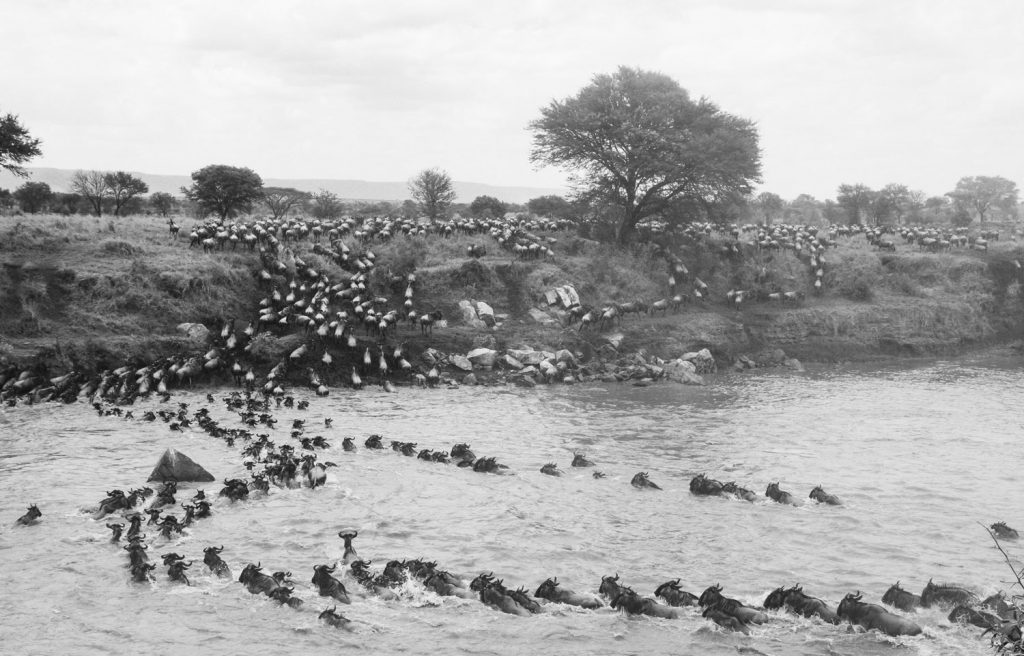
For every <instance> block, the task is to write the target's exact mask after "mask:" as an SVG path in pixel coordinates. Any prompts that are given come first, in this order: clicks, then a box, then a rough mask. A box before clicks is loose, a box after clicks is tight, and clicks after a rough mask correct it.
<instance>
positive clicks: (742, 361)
mask: <svg viewBox="0 0 1024 656" xmlns="http://www.w3.org/2000/svg"><path fill="white" fill-rule="evenodd" d="M739 365H740V368H743V369H754V368H755V367H757V363H756V362H754V361H753V360H751V359H750V357H749V356H746V355H741V356H740V357H739Z"/></svg>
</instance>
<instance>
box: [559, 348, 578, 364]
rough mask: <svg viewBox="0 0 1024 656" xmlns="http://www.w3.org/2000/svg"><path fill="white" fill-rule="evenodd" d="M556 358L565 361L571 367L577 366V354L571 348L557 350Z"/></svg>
mask: <svg viewBox="0 0 1024 656" xmlns="http://www.w3.org/2000/svg"><path fill="white" fill-rule="evenodd" d="M555 360H557V361H558V362H564V363H565V364H567V365H569V366H570V367H575V366H576V356H575V355H574V354H573V352H572V351H570V350H569V349H561V350H559V351H556V352H555Z"/></svg>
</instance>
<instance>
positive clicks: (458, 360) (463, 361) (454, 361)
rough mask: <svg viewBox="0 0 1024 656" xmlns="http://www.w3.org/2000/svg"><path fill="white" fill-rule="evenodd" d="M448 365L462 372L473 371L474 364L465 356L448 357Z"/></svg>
mask: <svg viewBox="0 0 1024 656" xmlns="http://www.w3.org/2000/svg"><path fill="white" fill-rule="evenodd" d="M448 364H450V365H451V366H453V367H455V368H456V369H461V370H462V371H473V363H472V362H470V361H469V358H467V357H466V356H464V355H451V356H448Z"/></svg>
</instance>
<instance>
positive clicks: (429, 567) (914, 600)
mask: <svg viewBox="0 0 1024 656" xmlns="http://www.w3.org/2000/svg"><path fill="white" fill-rule="evenodd" d="M207 400H208V401H211V402H212V401H215V399H214V398H213V397H212V395H207ZM224 401H225V403H226V406H227V408H228V409H229V410H232V411H235V412H237V414H238V415H239V418H240V420H241V422H242V423H243V424H244V425H245V426H246V427H247V428H227V427H224V426H222V425H221V424H220V423H218V422H217V421H216V420H215V419H214V418H213V417H212V416H211V415H210V412H209V409H208V408H205V407H204V408H200V409H199V410H197V411H196V412H194V413H193V414H192V415H191V416H190V415H189V413H188V404H186V403H180V404H179V405H178V408H177V410H174V411H172V410H158V411H148V412H146V413H145V414H144V415H143V416H142V417H141V418H140V419H142V420H149V421H156V420H157V419H161V420H162V421H164V422H165V423H167V424H168V425H169V427H171V428H172V429H174V430H184V429H185V428H189V427H191V426H193V425H195V426H197V427H198V428H200V429H201V430H202V431H204V432H205V433H207V434H209V435H211V436H213V437H217V438H220V439H222V440H223V441H224V442H225V443H226V444H227V445H229V446H233V445H234V444H235V442H236V441H237V440H242V441H244V442H245V444H246V445H245V447H244V448H243V449H242V455H243V465H244V466H245V467H246V469H248V470H249V471H250V472H251V474H250V477H249V479H248V480H245V479H241V478H234V479H226V480H225V481H224V486H223V487H222V488H221V490H220V491H219V496H222V497H226V498H227V499H229V500H230V501H231V502H236V501H240V500H243V499H246V498H248V497H249V496H250V495H252V494H268V493H269V491H270V488H271V486H274V487H278V488H283V489H288V488H297V487H302V486H307V487H311V488H317V487H320V486H322V485H324V484H325V482H326V469H327V468H328V467H331V466H333V465H334V463H331V462H322V463H321V462H318V459H317V456H316V453H315V451H316V449H326V448H329V447H330V444H329V443H328V442H327V441H326V440H325V439H324V438H323V437H322V436H320V435H317V436H306V435H305V434H304V433H305V429H306V428H307V425H306V421H305V420H302V419H295V420H293V421H292V424H291V432H290V436H291V437H292V438H294V439H296V440H298V442H299V445H300V449H301V451H302V452H303V453H302V455H299V454H298V453H297V452H296V449H295V447H294V446H292V445H290V444H284V445H277V444H275V443H274V442H273V441H272V440H270V436H269V435H268V434H265V433H263V434H255V433H254V432H253V431H251V430H249V429H250V428H252V427H255V426H259V425H263V426H267V427H269V428H273V427H274V426H275V425H276V424H277V423H278V421H277V420H276V418H275V417H274V416H273V414H272V412H271V401H270V397H269V396H267V395H264V396H263V397H262V398H259V397H256V396H254V395H253V394H252V393H250V392H248V391H247V392H246V393H245V395H244V396H243V395H242V394H240V393H238V392H233V393H231V394H230V395H229V396H227V397H225V398H224ZM276 404H277V407H278V408H280V407H282V406H283V407H286V408H293V407H295V408H298V409H306V408H308V402H307V401H302V400H300V401H298V402H296V401H295V399H294V398H292V397H285V398H283V399H282V398H281V397H277V398H276ZM94 407H95V409H96V411H97V413H98V414H99V415H101V416H120V417H124V418H130V419H134V415H133V414H132V411H130V410H129V411H124V410H122V409H121V408H119V407H116V406H114V407H108V406H105V405H104V404H102V403H99V402H96V403H94ZM324 425H325V427H328V428H329V427H331V426H332V420H331V419H330V418H327V419H325V420H324ZM364 447H365V448H368V449H373V450H377V449H381V450H382V449H384V440H383V437H382V436H380V435H371V436H370V437H369V438H367V440H366V441H365V442H364ZM391 448H392V449H393V450H394V451H396V452H399V453H402V454H404V455H407V456H415V457H417V458H418V459H421V460H426V461H430V462H440V463H450V462H454V463H456V464H457V465H458V466H461V467H464V468H470V469H472V470H474V471H477V472H484V473H501V472H503V471H508V467H507V466H505V465H502V464H500V463H498V462H497V460H496V458H494V457H484V458H477V457H476V456H475V454H474V453H473V452H472V449H471V448H470V447H469V445H467V444H457V445H455V446H454V447H453V448H452V449H451V452H450V453H448V452H444V451H433V450H430V449H418V445H417V444H415V443H410V442H401V441H397V440H396V441H392V442H391ZM343 449H344V450H345V451H354V450H356V446H355V444H354V441H353V440H352V438H351V437H346V438H345V439H344V441H343ZM551 464H553V463H549V465H551ZM573 464H574V466H592V465H593V464H594V463H593V462H591V461H589V460H588V459H587V458H586V457H585V456H584V455H583V454H576V456H575V458H574V462H573ZM257 465H259V466H261V467H262V469H261V470H259V471H255V470H256V467H257ZM545 467H548V465H545ZM548 473H550V472H548ZM598 473H599V472H595V474H598ZM631 483H632V484H633V485H634V486H636V487H640V488H654V489H660V488H659V487H658V486H657V485H656V484H655V483H653V482H652V481H650V479H649V477H648V475H647V473H646V472H639V473H637V474H636V475H635V476H634V477H633V479H632V481H631ZM690 491H691V492H692V493H693V494H695V495H701V496H710V495H720V496H729V495H732V496H735V497H737V498H741V499H746V500H750V501H752V500H754V499H755V498H757V495H755V494H754V493H753V492H751V491H749V490H746V489H744V488H742V487H740V486H737V485H736V484H735V483H721V482H719V481H716V480H714V479H711V478H708V477H707V476H705V475H704V474H700V475H698V476H696V477H694V478H693V479H692V481H691V482H690ZM177 492H178V490H177V485H176V483H174V482H173V481H165V482H164V483H163V485H162V486H160V489H159V491H157V492H156V493H154V491H153V490H152V489H151V488H148V487H142V488H139V489H131V490H129V491H128V493H125V492H124V491H122V490H119V489H116V490H112V491H109V492H108V493H107V496H106V497H105V498H104V499H103V500H101V501H100V503H99V506H98V508H97V509H96V511H95V512H94V514H93V517H94V518H95V519H97V520H99V519H104V518H106V517H107V516H108V515H111V514H114V513H118V512H120V513H122V517H123V518H124V520H125V521H126V522H127V531H125V528H126V524H125V523H122V522H107V524H106V525H107V527H108V528H109V529H110V530H111V542H113V543H120V542H121V541H122V536H124V538H125V539H124V541H125V542H126V544H125V545H124V549H125V551H126V552H127V553H128V572H129V577H130V579H131V580H133V581H135V582H138V583H146V582H149V581H151V580H154V577H153V570H155V569H156V567H157V565H156V564H155V563H152V562H150V560H149V557H148V555H147V551H148V549H149V548H150V546H151V543H147V541H146V535H145V534H144V533H142V530H143V521H144V519H145V516H144V515H143V514H142V513H141V512H138V511H137V510H136V507H139V506H144V505H145V503H146V501H147V500H148V499H149V498H150V497H153V500H152V501H151V502H150V503H149V504H148V506H145V507H144V510H145V513H146V515H148V522H147V524H146V525H147V526H153V527H155V529H154V530H156V531H157V532H158V533H159V535H160V536H162V537H163V538H164V539H166V540H171V539H173V536H174V535H176V534H180V533H182V532H183V531H185V530H186V529H187V528H188V527H189V526H191V525H192V524H193V523H195V522H196V521H198V520H200V519H204V518H208V517H210V516H211V514H212V510H211V505H210V502H209V501H208V500H207V497H206V493H205V492H204V491H203V490H198V491H197V492H196V493H195V495H194V496H193V497H192V498H191V499H190V501H189V502H188V503H182V504H180V505H181V507H182V508H183V509H184V511H185V515H184V518H183V519H181V520H179V519H178V518H177V517H176V516H174V515H171V514H169V513H167V514H165V513H166V511H167V510H168V509H169V508H173V507H174V505H175V504H176V503H177V500H176V498H175V495H176V494H177ZM766 496H768V497H770V498H772V499H773V500H775V501H778V502H781V503H794V502H795V499H794V498H793V497H792V495H789V494H788V493H786V492H783V491H781V490H779V489H778V484H777V483H773V484H771V485H769V488H768V491H767V492H766ZM811 498H814V499H816V500H818V501H820V502H822V503H826V504H831V505H835V504H838V503H839V500H838V499H837V498H836V497H834V496H833V495H829V494H827V493H825V492H824V490H822V489H821V488H820V486H819V487H818V488H815V490H814V491H813V492H812V494H811ZM41 514H42V513H41V511H40V510H39V509H38V507H36V506H35V505H33V506H31V507H30V509H29V512H28V513H26V515H25V516H23V517H21V518H19V519H18V521H17V523H18V524H25V525H29V524H32V523H34V522H36V521H38V519H39V517H41ZM992 529H993V532H994V533H995V534H996V535H997V536H999V537H1002V538H1015V537H1016V531H1014V530H1013V529H1011V528H1009V527H1008V526H1006V525H1005V524H1004V523H999V524H995V525H993V526H992ZM357 535H358V532H357V531H356V530H351V529H349V530H342V531H340V532H339V533H338V536H339V537H340V538H342V540H343V541H344V555H343V556H342V558H341V562H340V563H322V564H318V565H315V566H314V567H313V575H312V578H311V583H312V584H313V586H314V589H315V590H316V592H317V594H318V595H319V596H323V597H327V598H329V599H331V600H333V601H334V602H336V603H335V604H334V605H333V606H332V607H331V608H324V609H323V610H322V612H320V614H319V619H320V620H322V621H323V622H325V623H326V624H328V625H330V626H334V627H339V628H351V626H350V624H351V621H350V620H349V619H348V618H346V617H345V616H344V615H343V614H341V613H339V612H338V610H337V603H342V604H349V603H351V601H352V595H350V593H349V590H348V588H347V587H346V585H345V581H348V582H349V583H350V584H351V583H353V582H354V583H355V584H356V585H357V586H358V588H359V589H361V590H362V591H363V594H365V595H373V596H376V597H378V598H381V599H385V600H398V599H400V598H401V595H402V591H403V590H407V589H408V588H407V586H408V585H409V584H410V583H417V584H418V585H420V586H421V587H422V588H423V589H424V590H429V591H431V592H433V593H435V594H437V595H439V596H450V597H459V598H463V599H479V600H480V601H481V602H482V603H484V604H486V605H487V606H489V607H492V608H494V609H497V610H499V611H502V612H505V613H509V614H514V615H523V616H526V615H534V614H536V613H540V612H543V604H546V603H551V602H554V603H563V604H569V605H573V606H578V607H581V608H584V609H592V610H596V609H600V608H602V607H604V606H605V605H608V606H609V607H611V608H612V609H615V610H619V611H622V612H624V613H626V614H628V615H646V616H651V617H658V618H669V619H672V618H679V617H683V616H685V615H687V614H692V611H688V610H686V609H687V608H690V609H695V610H698V611H699V612H700V614H701V616H702V617H704V618H707V619H708V620H710V621H712V622H714V623H715V624H717V625H718V626H721V627H723V628H724V629H727V630H731V631H739V632H742V633H749V631H750V629H751V627H753V626H756V625H761V624H764V623H766V622H768V621H770V616H769V615H768V614H766V613H765V612H764V611H765V610H776V609H781V610H784V611H787V612H789V613H792V614H795V615H798V616H801V617H805V618H814V617H817V618H819V619H820V620H822V621H823V622H826V623H829V624H840V623H841V622H843V621H846V622H849V623H850V624H854V625H857V626H860V627H863V628H864V629H868V630H871V629H877V630H879V631H881V632H882V633H885V634H887V635H890V636H900V635H911V636H912V635H918V634H920V633H921V632H922V630H921V627H920V626H919V625H918V624H917V623H916V622H914V621H913V620H911V619H909V618H908V617H905V616H902V615H899V614H897V613H894V612H892V611H890V610H888V609H887V608H886V607H884V606H881V605H877V604H871V603H867V602H865V601H863V598H862V594H861V593H860V592H859V591H858V592H855V593H849V594H847V595H846V596H845V597H844V598H843V599H842V600H841V601H840V603H839V604H838V606H837V607H835V608H833V607H832V606H831V605H830V604H828V603H827V602H825V601H824V600H822V599H818V598H816V597H812V596H810V595H808V594H806V593H805V592H804V591H803V588H802V586H800V585H794V586H790V587H785V586H783V587H779V588H776V589H775V590H773V591H772V592H771V593H770V594H769V595H768V596H767V598H766V599H765V600H764V603H763V604H762V607H761V608H758V607H753V606H749V605H747V604H745V603H743V602H741V601H739V600H737V599H733V598H729V597H727V596H725V595H724V594H723V588H722V586H721V585H718V584H716V585H713V586H710V587H708V588H706V589H705V590H704V591H703V592H702V593H701V594H700V595H699V596H698V595H696V594H694V593H691V592H689V591H686V590H684V589H683V588H682V586H681V584H680V579H678V578H677V579H671V580H668V581H666V582H664V583H662V584H661V585H659V586H657V587H656V588H655V590H654V595H653V596H642V595H641V594H640V593H638V592H636V591H635V590H634V589H633V588H631V587H630V586H628V585H625V584H624V583H622V582H621V581H620V579H619V576H618V574H616V575H614V576H604V577H602V580H601V583H600V585H599V586H598V590H597V594H596V595H595V594H590V593H580V592H574V591H572V590H570V589H568V588H566V587H563V586H562V585H561V584H560V583H559V581H558V578H557V577H551V578H548V579H546V580H545V581H543V582H542V583H541V584H540V585H539V586H538V588H537V589H536V591H535V592H534V593H533V594H532V595H531V594H530V593H529V592H528V591H527V590H526V589H525V588H523V587H515V588H513V587H511V586H506V585H505V583H504V580H503V579H500V578H497V577H496V576H495V575H494V574H493V572H484V573H480V574H479V575H477V576H476V577H475V578H472V579H468V578H467V577H462V576H459V575H456V574H453V573H451V572H449V571H447V570H445V569H442V568H440V567H439V566H438V564H437V562H435V561H430V560H426V559H423V558H412V559H405V560H391V561H388V562H387V564H386V565H385V567H384V568H383V569H382V570H380V571H375V570H373V569H371V561H369V560H365V559H362V558H360V557H359V556H358V555H357V553H356V551H355V548H354V547H353V540H354V539H355V538H356V537H357ZM224 548H225V547H224V546H223V545H220V546H216V545H210V546H207V547H206V548H204V549H203V563H204V565H205V566H206V568H207V569H208V570H209V572H210V573H211V574H212V575H214V576H216V577H220V578H232V576H233V575H232V572H231V568H230V566H229V565H228V564H227V563H226V562H225V561H224V560H223V558H222V557H221V553H222V552H223V551H224ZM161 560H162V562H163V564H164V566H166V568H167V577H168V579H169V580H170V581H174V582H180V583H183V584H185V585H190V584H191V582H190V581H189V578H188V573H187V570H188V569H189V568H190V567H191V566H192V565H193V562H194V561H192V560H188V561H186V556H183V555H181V554H178V553H177V552H169V553H165V554H161ZM339 564H341V565H346V566H347V569H346V568H343V570H342V573H341V576H342V578H341V579H339V578H337V577H335V575H334V574H335V572H336V571H337V568H338V566H339ZM342 579H344V580H342ZM238 581H239V582H241V583H242V584H243V585H245V587H246V589H247V590H248V591H249V592H251V593H253V594H262V595H266V596H268V597H270V598H271V599H273V600H274V601H276V602H277V603H279V604H282V605H287V606H289V607H291V608H295V609H299V608H303V607H304V606H305V605H306V602H305V601H303V600H302V599H301V598H299V597H297V596H295V595H294V592H295V588H296V583H295V581H294V580H293V579H292V574H291V572H288V571H284V570H281V571H275V572H273V573H271V574H266V573H264V571H263V567H262V563H261V562H257V563H251V562H250V563H247V564H246V565H245V566H244V567H243V568H242V569H241V571H240V574H239V577H238ZM881 601H882V603H883V604H886V605H887V606H889V607H892V608H895V609H897V610H901V611H904V612H912V611H913V610H914V609H915V608H917V607H923V608H928V607H942V608H949V609H951V611H950V613H949V620H950V621H951V622H967V623H970V624H973V625H976V626H978V627H981V628H984V629H985V631H986V633H988V632H991V633H992V634H993V641H994V643H995V644H997V645H998V646H1000V647H1004V646H1013V647H1014V648H1016V646H1017V645H1019V644H1020V642H1021V633H1020V629H1019V626H1018V623H1017V621H1016V616H1015V612H1014V607H1013V606H1012V605H1011V604H1010V603H1008V602H1007V600H1006V598H1005V597H1004V596H1003V595H1002V593H999V594H996V595H992V596H990V597H988V598H986V599H984V600H981V599H980V598H979V597H978V596H977V595H976V594H974V593H973V592H971V591H970V590H968V589H966V588H964V587H961V586H956V585H938V584H935V583H933V582H932V581H929V582H928V584H927V585H926V586H925V588H924V590H923V591H922V593H921V594H920V595H915V594H913V593H911V592H909V591H907V590H905V589H903V588H902V587H901V586H900V584H899V583H898V582H897V583H896V584H895V585H893V586H892V587H890V588H889V590H888V591H886V593H885V594H884V595H883V596H882V599H881Z"/></svg>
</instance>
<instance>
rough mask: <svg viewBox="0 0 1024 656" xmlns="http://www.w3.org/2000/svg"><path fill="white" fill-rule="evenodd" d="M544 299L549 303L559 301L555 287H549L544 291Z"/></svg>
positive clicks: (552, 303)
mask: <svg viewBox="0 0 1024 656" xmlns="http://www.w3.org/2000/svg"><path fill="white" fill-rule="evenodd" d="M544 300H545V301H547V303H548V305H554V304H555V303H557V302H558V293H557V292H556V291H555V290H553V289H549V290H548V291H546V292H544Z"/></svg>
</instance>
